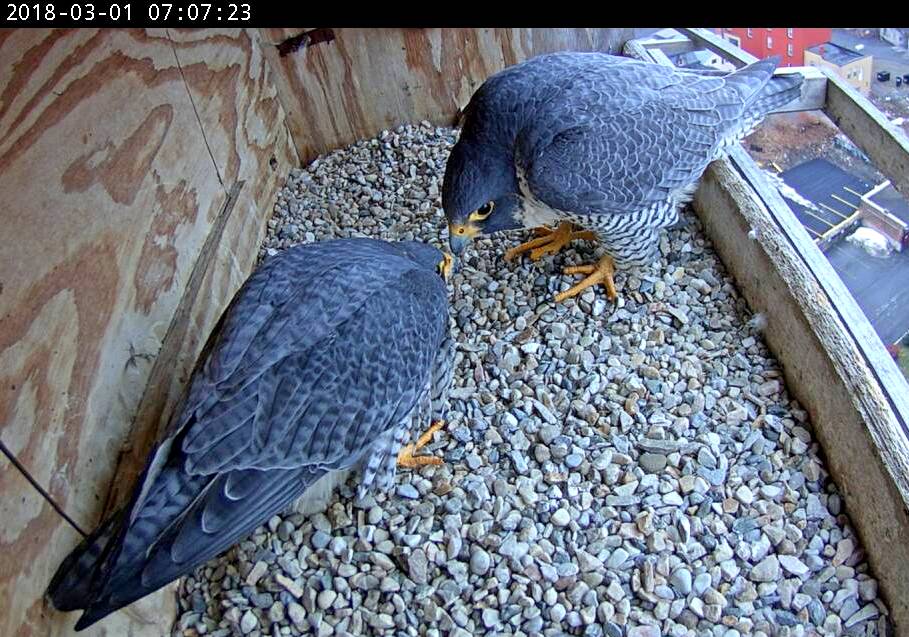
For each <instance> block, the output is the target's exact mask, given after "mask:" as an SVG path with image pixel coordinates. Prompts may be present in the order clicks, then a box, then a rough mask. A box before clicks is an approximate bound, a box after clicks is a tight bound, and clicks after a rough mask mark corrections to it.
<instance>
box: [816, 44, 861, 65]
mask: <svg viewBox="0 0 909 637" xmlns="http://www.w3.org/2000/svg"><path fill="white" fill-rule="evenodd" d="M805 50H806V51H811V52H812V53H814V54H815V55H820V56H821V58H822V59H824V60H827V61H828V62H830V63H831V64H836V65H837V66H843V65H844V64H849V63H850V62H855V61H856V60H861V59H862V58H866V57H868V54H867V53H859V52H857V51H853V50H852V49H847V48H846V47H842V46H840V45H838V44H834V43H833V42H825V43H824V44H818V45H815V46H811V47H808V48H807V49H805Z"/></svg>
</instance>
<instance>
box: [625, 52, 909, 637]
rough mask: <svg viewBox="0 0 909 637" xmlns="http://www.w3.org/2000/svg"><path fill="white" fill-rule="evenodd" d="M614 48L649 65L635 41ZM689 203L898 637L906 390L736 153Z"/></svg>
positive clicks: (904, 601)
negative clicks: (755, 318) (848, 524)
mask: <svg viewBox="0 0 909 637" xmlns="http://www.w3.org/2000/svg"><path fill="white" fill-rule="evenodd" d="M626 50H627V51H629V53H631V54H632V55H635V56H636V57H640V58H643V59H649V58H650V56H649V52H648V51H647V50H646V49H644V47H643V46H641V45H640V43H639V42H634V41H632V42H629V43H628V45H626ZM828 77H829V76H828ZM830 90H831V92H833V91H835V90H836V87H835V85H833V84H832V83H831V89H830ZM693 203H694V207H695V210H696V211H697V212H698V215H699V217H700V218H701V220H702V221H703V223H704V227H705V229H706V231H707V234H708V236H709V237H710V239H711V240H712V241H713V243H714V245H715V247H716V249H717V252H718V254H719V255H720V258H721V259H722V261H723V263H724V265H725V266H726V267H727V268H728V269H729V271H730V272H731V273H732V275H733V276H734V277H735V279H736V284H737V286H738V288H739V289H740V290H741V291H742V293H743V295H744V296H745V298H746V299H747V300H748V304H749V306H750V307H751V309H752V310H754V311H755V312H760V313H761V314H763V315H764V316H765V317H766V319H767V327H766V329H765V332H764V334H765V338H766V340H767V345H768V346H769V347H770V349H771V351H772V352H773V353H774V355H775V356H776V357H777V359H778V360H779V361H780V362H781V363H782V366H783V372H784V375H785V377H786V381H787V389H789V391H791V392H792V394H793V395H794V396H795V397H796V398H797V399H798V400H799V401H800V402H801V403H802V404H803V405H804V406H805V407H806V409H807V410H808V412H809V414H810V415H811V421H812V424H813V427H814V431H815V435H816V436H817V439H818V441H819V442H820V444H821V446H822V447H823V448H824V451H825V452H826V455H827V466H828V468H829V470H830V473H831V475H832V476H833V478H834V480H835V481H836V483H837V485H838V487H839V488H840V491H841V493H842V494H843V499H844V501H845V503H846V509H847V511H848V513H849V516H850V519H851V521H852V523H853V524H854V525H855V526H856V529H857V531H858V534H859V537H860V538H861V539H862V543H863V546H864V549H865V552H866V553H867V555H868V559H869V561H870V562H871V565H872V567H873V568H874V572H875V575H876V577H877V578H878V580H879V582H880V585H881V592H882V596H883V597H884V599H885V600H886V601H887V603H888V606H889V609H890V612H891V615H892V619H893V622H894V627H895V629H896V633H897V635H909V576H907V571H906V564H909V544H907V543H906V538H907V537H909V441H907V439H906V435H905V425H906V422H907V415H909V391H907V389H909V387H907V385H906V381H905V379H904V378H903V377H902V375H901V374H900V373H899V371H898V370H897V369H896V366H895V365H894V363H893V360H892V359H890V357H889V356H888V355H887V353H886V351H885V350H884V347H883V344H882V343H881V341H880V339H879V338H878V337H877V335H876V334H875V332H874V330H873V329H872V327H871V325H870V323H869V322H868V319H867V318H866V317H865V316H864V314H863V313H862V312H861V310H860V309H859V308H858V306H857V304H856V302H855V300H854V299H853V298H852V296H851V295H850V294H849V292H848V290H847V289H846V287H845V285H843V283H842V281H841V280H840V279H839V277H838V275H837V274H836V272H835V271H834V270H833V268H832V266H831V265H830V264H829V262H827V261H826V259H825V258H824V256H823V255H822V254H821V252H820V251H819V250H818V248H817V247H816V246H815V245H814V243H813V241H812V240H811V238H810V237H809V236H808V233H807V232H806V231H805V229H804V227H803V226H802V225H801V224H800V223H799V222H798V220H797V219H796V218H795V215H794V214H793V213H792V211H791V210H790V209H789V207H788V206H787V205H786V204H785V202H784V201H783V199H782V197H781V196H780V194H779V192H777V191H776V189H774V188H773V187H771V186H770V185H769V184H767V182H766V180H765V178H764V177H763V176H762V175H761V174H760V171H759V169H758V168H757V166H756V165H755V164H754V161H753V160H752V159H751V158H750V157H749V156H748V154H747V153H746V152H745V151H744V150H743V149H742V148H741V147H739V146H736V147H733V148H732V149H731V150H730V157H728V158H724V159H722V160H719V161H716V162H713V163H712V164H711V165H710V166H709V167H708V169H707V171H706V173H705V175H704V177H703V179H702V180H701V182H700V184H699V186H698V190H697V191H696V193H695V197H694V202H693Z"/></svg>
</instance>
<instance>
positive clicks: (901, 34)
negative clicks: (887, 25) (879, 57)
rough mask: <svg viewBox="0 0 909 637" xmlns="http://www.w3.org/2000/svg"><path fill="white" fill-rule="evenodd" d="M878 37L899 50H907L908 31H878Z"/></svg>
mask: <svg viewBox="0 0 909 637" xmlns="http://www.w3.org/2000/svg"><path fill="white" fill-rule="evenodd" d="M878 35H879V36H880V38H881V40H883V41H884V42H889V43H890V44H892V45H893V46H895V47H898V48H900V49H909V29H879V31H878Z"/></svg>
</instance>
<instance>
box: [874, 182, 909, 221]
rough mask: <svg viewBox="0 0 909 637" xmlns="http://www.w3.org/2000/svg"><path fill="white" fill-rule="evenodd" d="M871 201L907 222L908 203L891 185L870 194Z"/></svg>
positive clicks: (908, 213) (908, 216)
mask: <svg viewBox="0 0 909 637" xmlns="http://www.w3.org/2000/svg"><path fill="white" fill-rule="evenodd" d="M871 201H873V202H874V203H876V204H877V205H879V206H880V207H881V208H884V209H886V210H887V212H889V213H890V214H892V215H893V216H894V217H897V218H898V219H899V220H900V221H902V222H903V223H909V203H907V202H906V199H905V198H904V197H903V196H902V195H901V194H900V193H898V192H897V190H896V188H894V187H893V186H892V185H891V186H887V187H886V188H884V189H883V190H881V191H880V192H878V193H876V194H874V195H872V197H871Z"/></svg>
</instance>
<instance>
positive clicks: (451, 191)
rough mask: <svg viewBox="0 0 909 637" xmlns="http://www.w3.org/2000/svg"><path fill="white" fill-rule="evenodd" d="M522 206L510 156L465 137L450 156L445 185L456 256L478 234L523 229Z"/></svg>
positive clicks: (451, 242)
mask: <svg viewBox="0 0 909 637" xmlns="http://www.w3.org/2000/svg"><path fill="white" fill-rule="evenodd" d="M521 203H522V199H521V197H520V195H519V194H518V182H517V178H516V177H515V168H514V161H513V160H512V159H511V158H510V157H509V156H508V154H507V153H503V152H494V151H493V150H491V149H484V148H482V144H476V143H471V142H468V141H467V140H466V139H464V138H463V137H462V139H461V140H460V141H459V142H458V143H457V144H456V145H455V147H454V148H453V149H452V151H451V155H449V157H448V164H447V165H446V166H445V181H444V182H443V183H442V207H443V208H444V209H445V216H446V217H447V218H448V244H449V245H450V246H451V251H452V252H453V253H454V254H455V256H457V255H458V254H460V253H461V252H462V251H463V250H464V247H465V246H466V245H467V243H468V242H469V241H470V240H471V239H473V238H474V237H476V236H477V235H481V234H492V233H494V232H499V231H500V230H513V229H515V228H520V227H521V226H522V225H523V224H521V223H520V221H519V217H518V213H519V211H520V208H521Z"/></svg>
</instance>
